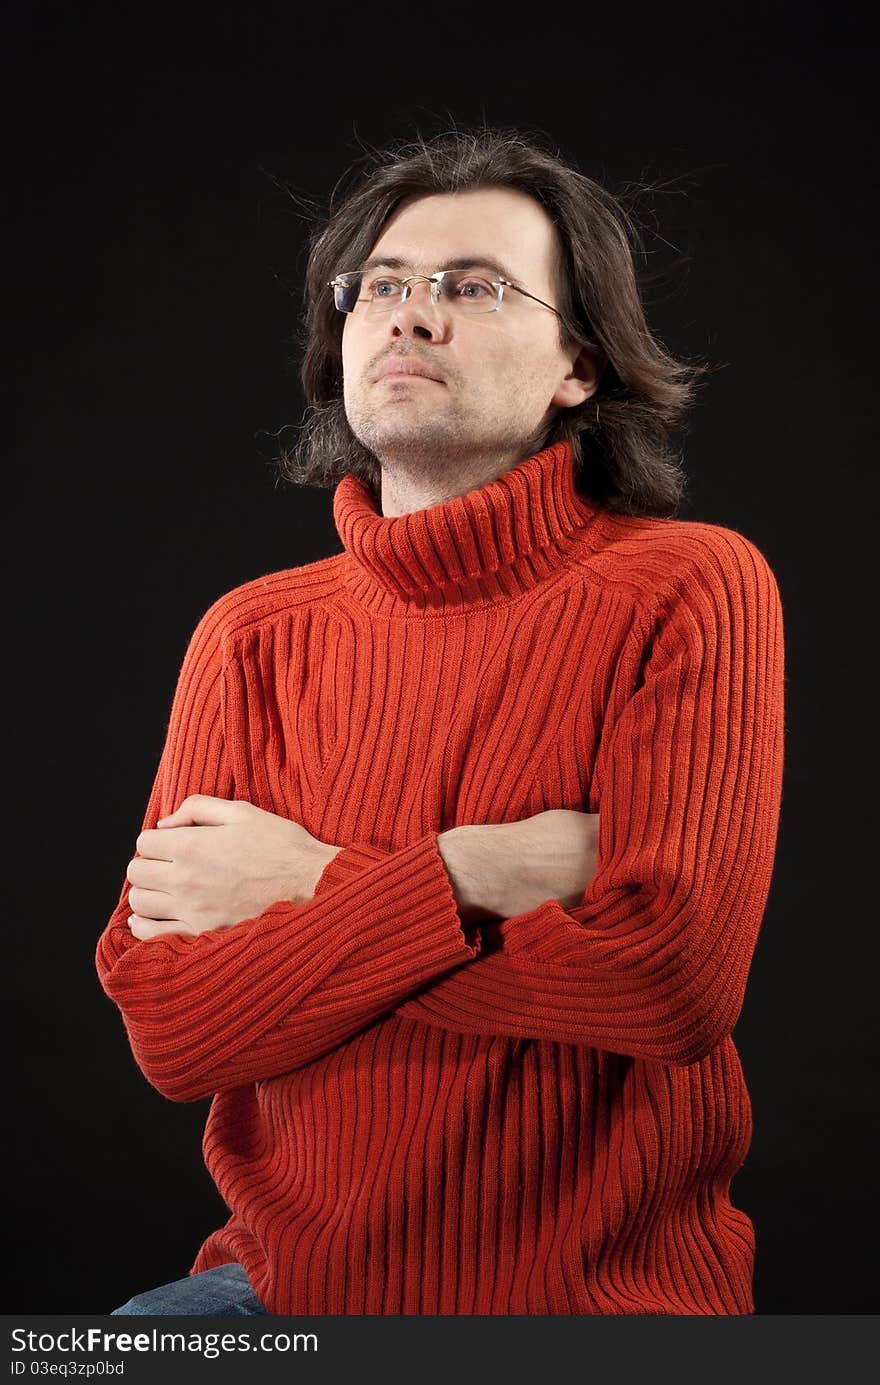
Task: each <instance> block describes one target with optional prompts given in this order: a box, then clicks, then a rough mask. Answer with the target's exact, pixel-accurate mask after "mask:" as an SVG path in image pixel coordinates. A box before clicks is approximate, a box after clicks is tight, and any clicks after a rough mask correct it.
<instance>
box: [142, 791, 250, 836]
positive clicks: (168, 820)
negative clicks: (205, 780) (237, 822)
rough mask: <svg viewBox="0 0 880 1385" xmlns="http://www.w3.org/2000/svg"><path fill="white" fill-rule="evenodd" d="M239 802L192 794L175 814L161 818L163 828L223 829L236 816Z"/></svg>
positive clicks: (208, 795)
mask: <svg viewBox="0 0 880 1385" xmlns="http://www.w3.org/2000/svg"><path fill="white" fill-rule="evenodd" d="M238 806H239V801H238V800H236V799H230V798H213V797H212V796H211V795H210V794H204V793H194V794H190V795H189V797H188V798H185V799H184V800H183V802H182V803H181V804H180V807H179V808H176V809H175V810H174V812H173V813H169V814H168V815H167V816H166V817H163V818H159V823H160V824H161V826H162V828H163V829H164V828H166V827H222V826H223V824H224V823H227V822H230V821H232V820H233V818H234V816H235V812H234V810H235V809H236V808H237V807H238Z"/></svg>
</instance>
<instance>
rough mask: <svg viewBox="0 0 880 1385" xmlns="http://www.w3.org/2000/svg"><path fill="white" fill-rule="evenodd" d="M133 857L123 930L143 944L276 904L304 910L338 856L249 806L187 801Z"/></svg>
mask: <svg viewBox="0 0 880 1385" xmlns="http://www.w3.org/2000/svg"><path fill="white" fill-rule="evenodd" d="M136 849H137V851H138V852H139V853H140V854H139V855H138V856H135V857H133V859H132V860H131V861H129V863H128V869H127V872H126V874H127V876H128V879H129V881H130V883H131V889H130V891H129V903H130V905H131V907H132V909H133V910H134V911H135V912H134V913H133V914H132V915H131V917H130V918H129V921H128V926H129V928H130V929H131V931H132V933H133V934H134V936H135V937H136V938H140V939H146V938H155V937H158V936H159V935H160V934H163V933H194V934H198V933H204V932H205V931H206V930H208V929H215V928H230V927H232V925H233V924H235V923H240V922H241V920H242V919H249V918H254V917H256V916H257V915H258V914H261V913H262V912H263V910H264V909H266V908H267V907H268V906H269V905H270V904H275V903H277V902H278V901H280V900H291V901H292V902H293V903H295V904H304V903H305V902H306V901H307V900H309V899H311V898H312V895H313V894H314V892H315V887H316V885H317V883H318V879H319V877H320V876H321V874H322V873H323V871H324V868H325V867H326V866H327V864H328V862H330V861H331V860H332V859H333V857H334V856H335V855H336V853H337V852H338V851H339V850H340V849H341V848H339V847H338V846H331V845H328V843H326V842H321V841H319V840H318V838H317V837H313V836H312V834H311V833H310V832H308V831H307V830H306V829H305V827H302V826H300V824H299V823H298V822H293V821H291V819H289V818H282V817H278V816H277V815H276V814H275V813H266V812H264V811H263V809H262V808H257V807H255V806H254V804H253V803H248V802H246V801H244V800H231V799H226V798H212V797H210V796H209V795H208V794H191V795H190V796H189V798H185V799H184V800H183V802H182V803H181V805H180V807H179V808H178V809H177V810H176V812H174V813H172V814H171V815H170V816H169V817H165V818H160V819H159V822H158V823H157V825H156V827H155V828H153V829H152V830H147V831H145V832H141V834H140V836H139V837H138V839H137V842H136Z"/></svg>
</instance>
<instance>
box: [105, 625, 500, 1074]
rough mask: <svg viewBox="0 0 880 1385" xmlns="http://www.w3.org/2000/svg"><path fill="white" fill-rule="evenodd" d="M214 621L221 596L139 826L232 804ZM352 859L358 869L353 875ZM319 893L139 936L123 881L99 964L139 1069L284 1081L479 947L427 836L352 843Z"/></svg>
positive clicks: (187, 665)
mask: <svg viewBox="0 0 880 1385" xmlns="http://www.w3.org/2000/svg"><path fill="white" fill-rule="evenodd" d="M219 612H220V603H215V606H214V607H212V608H211V610H209V611H208V612H207V613H206V615H205V616H203V617H202V620H201V621H200V622H199V624H198V626H197V628H196V630H195V632H194V634H193V636H192V639H191V641H190V644H189V646H188V649H187V652H186V655H185V658H184V662H183V666H182V668H181V672H180V677H179V679H178V684H177V689H176V692H175V696H174V701H173V705H172V711H171V717H170V721H169V725H168V731H167V735H166V741H165V746H164V749H163V752H162V756H161V759H160V763H159V768H158V772H157V774H156V778H155V781H154V784H153V789H152V792H151V794H150V798H149V802H148V805H147V811H146V815H145V818H144V823H143V826H144V829H147V828H152V827H155V825H156V823H157V821H158V819H159V818H161V817H163V816H165V815H166V814H168V813H170V812H172V811H173V810H174V809H175V808H176V807H177V805H178V804H179V803H180V802H181V800H182V799H184V798H185V797H187V795H188V794H191V793H204V794H211V795H215V796H217V797H222V798H233V797H234V796H235V795H234V782H233V776H232V773H231V770H230V766H229V760H228V756H227V749H226V745H225V739H224V692H223V687H224V681H223V673H224V644H223V638H222V620H221V616H220V613H219ZM342 854H343V853H339V856H341V855H342ZM349 857H353V859H354V861H355V864H356V869H351V868H349V869H348V870H346V869H345V865H346V861H348V859H349ZM336 860H337V861H338V856H337V858H336ZM320 884H321V888H320V890H319V891H318V892H316V893H315V895H314V896H313V898H312V899H311V900H309V901H308V902H306V903H305V904H296V903H293V902H291V901H283V900H282V901H278V902H277V903H274V904H272V905H270V906H269V907H268V908H267V909H266V910H264V912H263V913H262V914H260V915H259V916H257V917H255V918H251V919H243V920H241V921H239V922H238V923H236V924H235V925H233V926H232V927H230V928H226V929H217V930H213V931H207V932H204V933H201V934H199V935H198V936H193V935H190V934H184V933H168V934H164V935H160V936H159V937H156V938H150V939H143V940H142V939H138V938H135V936H134V934H133V933H132V932H131V930H130V929H129V927H128V923H127V919H128V915H129V914H130V913H131V909H130V907H129V904H128V894H129V883H128V880H127V878H126V880H125V882H124V884H123V887H122V891H121V894H120V898H119V903H118V904H117V906H116V908H115V910H114V911H113V914H112V915H111V917H110V920H109V922H108V924H107V925H106V927H105V929H104V931H103V932H102V934H101V936H100V938H99V940H98V944H97V948H96V954H95V961H96V966H97V970H98V976H99V979H100V982H101V985H102V986H103V988H104V990H105V992H106V993H107V995H108V996H109V997H110V998H111V999H112V1000H113V1001H114V1002H115V1003H116V1004H117V1006H118V1007H119V1009H120V1011H121V1013H122V1017H123V1021H124V1023H125V1027H126V1030H127V1033H128V1037H129V1041H130V1044H131V1048H132V1052H133V1054H134V1057H135V1060H136V1061H137V1063H138V1066H139V1067H140V1068H141V1071H142V1072H143V1073H144V1075H145V1077H146V1078H147V1079H148V1080H149V1081H150V1082H151V1083H152V1084H153V1086H154V1087H156V1088H157V1090H158V1091H160V1092H161V1093H162V1094H163V1095H164V1096H167V1097H169V1098H170V1099H172V1100H176V1101H195V1100H198V1099H200V1098H203V1097H208V1096H211V1095H213V1094H214V1093H215V1092H217V1091H220V1090H222V1089H225V1088H227V1087H235V1086H240V1085H242V1084H245V1083H250V1082H254V1081H259V1080H261V1079H264V1078H269V1077H274V1076H278V1075H279V1074H281V1073H284V1072H288V1071H290V1070H291V1069H293V1068H295V1067H298V1066H300V1065H301V1064H304V1063H307V1062H309V1061H310V1060H312V1059H313V1058H316V1057H318V1056H320V1055H321V1054H323V1053H326V1052H328V1051H329V1050H331V1049H333V1048H335V1047H336V1046H337V1045H338V1044H340V1043H342V1042H343V1041H344V1040H345V1039H346V1038H348V1037H350V1036H351V1035H352V1034H354V1033H356V1032H357V1031H358V1030H360V1029H362V1028H364V1027H366V1026H367V1025H368V1024H370V1023H371V1022H372V1021H373V1020H375V1019H376V1018H377V1017H379V1016H380V1015H382V1014H383V1013H385V1012H386V1011H389V1010H391V1009H393V1007H394V1005H395V1004H397V1003H399V1002H400V1000H401V999H403V998H404V997H405V996H407V995H408V994H410V993H413V992H415V991H417V990H419V989H420V988H421V987H423V986H424V985H425V984H426V983H427V982H428V981H429V980H431V979H432V978H435V977H436V976H437V975H438V974H440V973H442V972H444V971H446V970H448V969H449V968H451V967H455V966H458V965H461V964H462V963H464V962H467V961H469V960H470V959H472V958H473V957H475V956H476V955H477V954H478V952H479V950H480V938H479V934H478V933H476V932H475V933H474V935H473V937H472V940H471V941H469V940H468V937H467V935H466V933H465V930H464V929H463V927H462V923H461V920H460V919H459V916H458V912H457V908H456V904H455V898H454V896H453V893H452V887H451V884H450V881H449V877H448V875H447V873H446V869H445V866H444V865H443V861H442V858H441V856H440V854H439V851H438V850H437V839H436V835H435V834H433V833H428V834H426V835H423V836H422V837H421V838H419V840H417V841H415V842H413V843H411V844H410V845H408V846H407V847H405V848H403V849H401V850H399V851H395V852H391V853H385V852H376V851H374V850H372V849H371V848H369V847H366V848H361V849H359V848H358V847H357V846H355V847H353V848H346V852H345V859H344V860H343V861H340V862H339V864H336V865H334V863H333V862H331V863H330V866H329V867H328V868H327V869H326V870H325V872H324V874H323V875H322V878H321V882H320Z"/></svg>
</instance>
